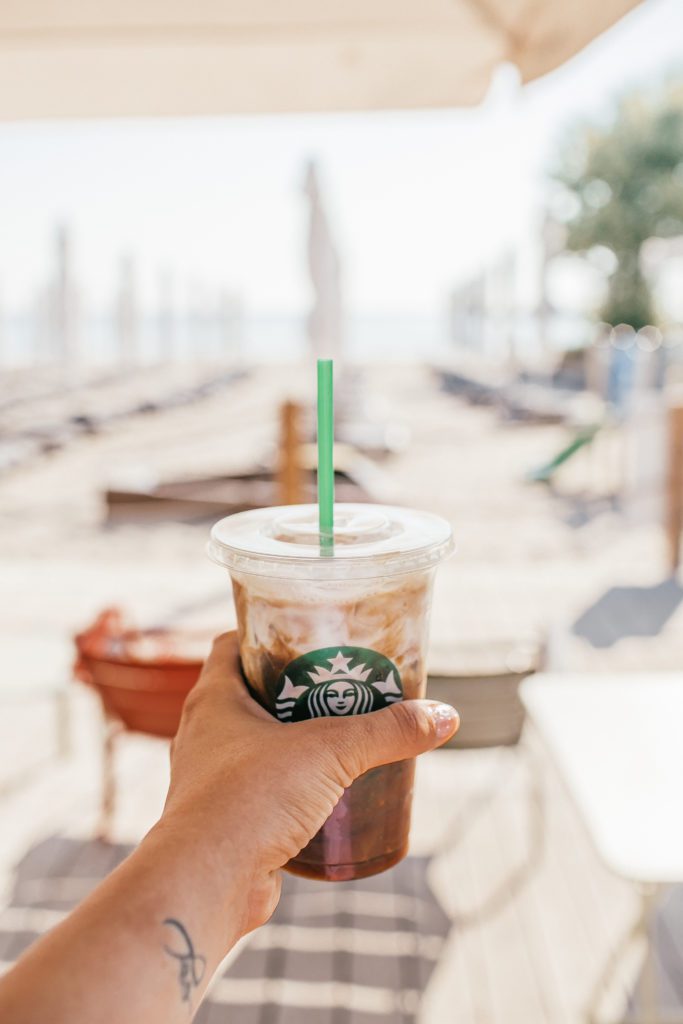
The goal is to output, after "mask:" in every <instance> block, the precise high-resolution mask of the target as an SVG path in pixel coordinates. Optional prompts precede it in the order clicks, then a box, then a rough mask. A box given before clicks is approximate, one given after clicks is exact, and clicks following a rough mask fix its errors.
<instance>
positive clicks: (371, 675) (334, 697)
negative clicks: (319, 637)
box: [275, 647, 403, 722]
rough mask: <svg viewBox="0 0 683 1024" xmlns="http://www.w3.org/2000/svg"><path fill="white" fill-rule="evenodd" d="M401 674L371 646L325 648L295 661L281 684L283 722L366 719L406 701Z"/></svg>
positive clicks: (278, 694) (278, 710)
mask: <svg viewBox="0 0 683 1024" xmlns="http://www.w3.org/2000/svg"><path fill="white" fill-rule="evenodd" d="M402 698H403V689H402V687H401V676H400V675H399V672H398V669H397V668H396V666H395V665H394V664H393V662H391V661H389V659H388V658H385V657H384V655H383V654H378V652H377V651H371V650H369V649H368V648H366V647H325V648H323V649H322V650H320V651H311V652H310V653H309V654H303V655H302V656H301V657H300V658H297V659H296V660H295V661H290V663H289V665H288V666H287V668H286V669H285V670H284V671H283V672H282V674H281V675H280V678H279V679H278V683H277V690H276V698H275V714H276V715H277V717H278V718H279V719H280V721H281V722H301V721H303V720H304V719H307V718H324V717H327V716H333V715H340V716H343V715H364V714H366V713H367V712H368V711H379V709H380V708H385V707H388V706H389V704H394V703H395V702H396V701H397V700H402Z"/></svg>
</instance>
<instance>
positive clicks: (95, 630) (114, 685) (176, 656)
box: [74, 609, 210, 737]
mask: <svg viewBox="0 0 683 1024" xmlns="http://www.w3.org/2000/svg"><path fill="white" fill-rule="evenodd" d="M209 643H210V640H209V637H208V635H205V634H199V633H188V632H182V631H174V630H133V629H129V628H126V627H125V625H124V622H123V618H122V616H121V613H120V612H119V611H118V610H116V609H108V610H107V611H105V612H103V613H102V614H101V615H99V616H98V618H97V619H96V620H95V622H94V623H93V624H92V626H90V627H89V628H88V629H86V630H85V631H84V632H82V633H79V634H78V636H76V637H75V644H76V651H77V658H76V664H75V667H74V671H75V675H76V678H78V679H80V680H81V681H82V682H84V683H87V685H88V686H92V687H93V689H94V690H96V691H97V693H98V694H99V696H100V699H101V700H102V704H103V705H104V708H105V711H106V712H107V714H109V715H111V716H113V717H114V718H117V719H118V720H119V721H121V722H122V724H123V725H124V726H125V728H126V729H130V730H133V731H136V732H144V733H149V734H151V735H153V736H166V737H172V736H175V734H176V732H177V730H178V724H179V722H180V713H181V711H182V708H183V704H184V702H185V698H186V696H187V694H188V693H189V691H190V690H191V689H192V687H193V686H194V684H195V683H196V682H197V679H198V677H199V673H200V671H201V668H202V665H203V663H204V657H205V655H206V653H208V648H209Z"/></svg>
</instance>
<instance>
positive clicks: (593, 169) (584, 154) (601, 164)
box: [556, 86, 683, 330]
mask: <svg viewBox="0 0 683 1024" xmlns="http://www.w3.org/2000/svg"><path fill="white" fill-rule="evenodd" d="M556 177H557V179H558V180H559V181H560V182H561V183H562V184H563V185H564V187H565V189H567V190H568V191H569V193H570V194H571V195H572V196H573V203H572V204H571V205H572V207H573V209H574V213H573V216H571V218H570V219H569V221H568V223H567V239H566V247H567V249H570V250H572V251H574V252H586V251H588V250H590V249H592V248H593V247H595V246H604V247H605V248H607V249H609V250H611V252H612V253H613V255H614V257H615V264H614V271H613V273H612V274H611V275H610V279H609V291H608V295H607V300H606V302H605V304H604V306H603V308H602V309H601V310H600V315H601V316H602V318H603V320H604V321H605V322H606V323H609V324H613V325H617V324H620V323H626V324H630V325H631V326H632V327H634V328H635V329H636V330H638V329H639V328H641V327H644V326H645V325H646V324H649V323H653V322H654V321H655V314H654V310H653V304H652V296H651V293H650V288H649V286H648V282H647V281H646V279H645V277H644V276H643V272H642V268H641V259H640V257H641V250H642V247H643V244H644V242H646V241H647V240H648V238H653V237H655V236H658V237H665V238H666V237H672V236H675V235H681V234H683V87H681V86H677V87H669V88H667V89H666V90H665V91H664V93H663V94H662V93H660V94H659V95H658V96H656V97H650V96H638V95H630V96H627V97H625V98H624V99H623V100H622V101H621V102H620V104H619V106H618V108H617V112H616V117H615V118H614V120H613V121H612V122H611V123H610V124H609V126H607V127H596V126H592V127H589V128H586V127H585V126H584V127H583V128H581V129H580V130H579V131H578V132H577V133H576V136H575V138H574V139H573V140H572V141H571V144H570V145H569V146H568V147H567V149H566V151H565V154H564V158H563V160H562V163H561V170H560V171H559V173H558V174H556Z"/></svg>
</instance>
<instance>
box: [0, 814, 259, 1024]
mask: <svg viewBox="0 0 683 1024" xmlns="http://www.w3.org/2000/svg"><path fill="white" fill-rule="evenodd" d="M228 863H229V864H230V866H231V869H232V871H231V872H228V870H227V865H228ZM238 865H239V860H236V858H235V855H234V852H233V853H231V854H230V855H229V857H228V850H221V849H220V848H218V847H217V846H216V844H214V845H213V846H212V847H209V846H208V844H206V843H205V842H203V841H202V836H201V835H200V834H193V833H192V831H191V829H183V831H182V833H181V832H179V831H176V830H175V829H174V826H173V824H172V823H170V824H169V823H166V822H162V823H161V824H160V825H158V826H157V827H156V828H155V829H154V830H153V831H152V832H151V833H150V834H149V835H148V836H147V837H146V839H145V840H144V841H143V843H142V844H141V845H140V847H138V849H137V850H136V851H135V852H134V853H133V854H132V855H131V856H130V857H129V858H128V859H127V860H126V861H125V862H124V863H123V864H122V865H121V866H120V868H118V870H117V871H115V872H114V873H113V874H112V875H111V876H110V877H109V878H108V879H107V880H106V881H105V882H104V883H103V884H102V885H101V886H99V887H98V889H97V890H96V891H95V892H94V893H93V894H92V896H91V897H90V898H89V899H88V900H86V902H85V903H83V904H82V905H81V906H80V907H79V908H78V909H77V910H76V911H75V912H74V913H73V914H72V915H71V916H70V917H69V918H68V919H67V920H66V921H65V922H64V923H63V924H61V925H59V926H58V927H57V928H55V929H54V930H53V931H52V932H50V933H49V934H48V935H47V936H46V937H45V938H44V939H42V940H41V941H40V942H38V943H36V945H35V946H34V947H32V949H31V950H29V952H28V953H27V954H26V955H25V956H24V957H23V958H22V959H21V960H20V961H19V963H18V964H17V966H16V967H15V968H14V969H13V970H12V971H10V973H9V974H8V975H6V976H5V978H4V979H2V980H0V1020H2V1022H3V1024H35V1022H36V1021H48V1020H49V1021H50V1024H81V1022H83V1024H137V1022H140V1024H157V1022H158V1024H162V1022H163V1024H175V1022H176V1021H177V1022H178V1024H187V1022H188V1020H189V1019H190V1017H191V1015H192V1013H193V1012H194V1010H195V1009H196V1007H197V1005H198V1003H199V1001H200V999H201V997H202V995H203V993H204V991H205V989H206V986H207V984H208V982H209V980H210V978H211V976H212V974H213V972H214V971H215V969H216V967H217V966H218V964H219V963H220V961H221V959H222V958H223V956H224V955H225V954H226V952H227V951H228V950H229V949H230V948H231V946H232V945H233V944H234V943H235V942H236V940H237V939H238V938H239V937H240V935H241V933H242V931H243V928H244V921H245V920H246V905H245V895H244V894H245V892H247V891H248V879H247V878H246V877H245V876H244V874H241V875H240V874H238V872H239V868H238Z"/></svg>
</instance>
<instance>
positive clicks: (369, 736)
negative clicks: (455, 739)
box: [326, 700, 460, 778]
mask: <svg viewBox="0 0 683 1024" xmlns="http://www.w3.org/2000/svg"><path fill="white" fill-rule="evenodd" d="M326 722H329V723H330V726H332V728H330V729H329V732H328V735H327V737H326V741H327V743H328V744H329V745H330V747H331V748H332V750H333V751H334V753H335V754H336V755H337V757H338V758H339V761H340V763H341V764H342V765H344V766H345V768H347V769H348V770H349V771H350V773H351V774H352V776H353V777H354V778H355V777H356V776H358V775H362V774H363V772H366V771H368V770H369V769H370V768H377V767H378V766H379V765H381V764H390V763H391V762H392V761H403V760H405V759H406V758H410V757H416V756H417V755H418V754H424V753H425V752H426V751H428V750H433V749H434V748H435V747H439V746H441V744H442V743H445V742H446V740H448V739H450V737H451V736H453V734H454V733H455V732H456V730H457V728H458V726H459V725H460V718H459V715H458V712H457V711H456V710H455V708H453V707H451V705H450V704H441V703H440V702H438V701H433V700H406V701H402V702H401V703H400V704H393V705H392V706H391V707H389V708H385V709H384V710H382V711H373V712H372V713H370V714H366V715H354V716H353V717H350V718H344V719H336V720H333V719H329V718H328V719H326Z"/></svg>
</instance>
